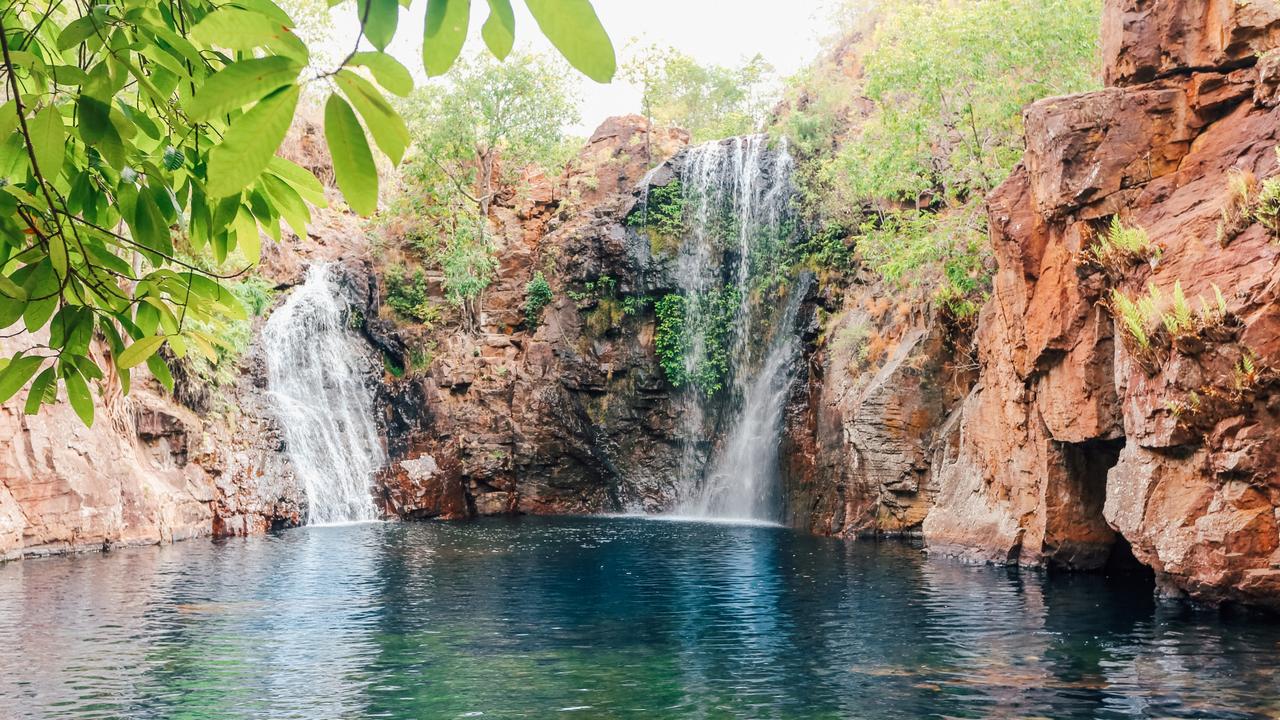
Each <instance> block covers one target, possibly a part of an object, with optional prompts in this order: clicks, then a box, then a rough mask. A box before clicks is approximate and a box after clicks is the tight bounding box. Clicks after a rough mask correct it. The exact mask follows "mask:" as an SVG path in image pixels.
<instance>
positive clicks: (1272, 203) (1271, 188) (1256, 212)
mask: <svg viewBox="0 0 1280 720" xmlns="http://www.w3.org/2000/svg"><path fill="white" fill-rule="evenodd" d="M1253 217H1254V219H1255V220H1256V221H1257V222H1258V223H1259V224H1261V225H1262V226H1263V227H1265V228H1266V229H1267V230H1270V231H1271V235H1272V238H1273V239H1275V240H1280V177H1272V178H1268V179H1266V180H1263V181H1262V187H1261V189H1260V190H1259V192H1258V197H1257V199H1256V200H1255V202H1254V208H1253Z"/></svg>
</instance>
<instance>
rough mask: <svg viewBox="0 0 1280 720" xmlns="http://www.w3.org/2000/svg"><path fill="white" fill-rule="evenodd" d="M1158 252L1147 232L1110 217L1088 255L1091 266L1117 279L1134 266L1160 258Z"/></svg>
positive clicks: (1115, 216)
mask: <svg viewBox="0 0 1280 720" xmlns="http://www.w3.org/2000/svg"><path fill="white" fill-rule="evenodd" d="M1159 252H1160V251H1159V248H1157V247H1156V246H1155V245H1153V244H1152V242H1151V238H1150V237H1148V236H1147V231H1146V230H1144V229H1142V228H1140V227H1138V226H1136V225H1135V226H1128V225H1125V224H1124V223H1123V222H1121V221H1120V216H1119V215H1113V216H1111V224H1110V225H1108V226H1107V229H1106V231H1104V232H1102V233H1099V234H1098V235H1097V236H1096V237H1095V238H1094V241H1093V243H1092V244H1091V245H1090V246H1089V249H1088V250H1087V251H1086V253H1087V258H1088V260H1089V261H1090V262H1092V263H1094V264H1095V265H1097V266H1098V267H1101V268H1103V269H1104V270H1108V271H1111V272H1114V273H1116V274H1117V275H1122V274H1123V272H1124V271H1125V270H1127V269H1128V267H1129V265H1131V264H1133V263H1135V262H1146V261H1147V260H1150V259H1151V258H1154V257H1158V256H1159Z"/></svg>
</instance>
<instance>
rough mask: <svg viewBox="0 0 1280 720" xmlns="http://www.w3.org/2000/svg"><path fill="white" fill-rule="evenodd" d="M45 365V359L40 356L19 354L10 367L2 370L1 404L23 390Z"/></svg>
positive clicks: (10, 363)
mask: <svg viewBox="0 0 1280 720" xmlns="http://www.w3.org/2000/svg"><path fill="white" fill-rule="evenodd" d="M42 363H44V358H43V357H41V356H39V355H27V356H23V355H21V354H19V355H18V356H17V357H15V358H14V359H13V360H11V361H10V362H9V364H8V365H5V366H4V369H3V370H0V403H6V402H8V401H9V398H11V397H13V396H14V394H15V393H17V392H18V391H19V390H21V389H22V386H23V385H26V384H27V381H28V380H30V379H31V376H32V375H35V374H36V370H39V369H40V365H41V364H42Z"/></svg>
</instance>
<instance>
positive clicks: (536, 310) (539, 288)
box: [524, 271, 552, 332]
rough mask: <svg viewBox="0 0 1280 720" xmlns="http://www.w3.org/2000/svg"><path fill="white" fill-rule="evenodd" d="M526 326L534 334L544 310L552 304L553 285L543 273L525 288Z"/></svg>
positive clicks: (536, 276)
mask: <svg viewBox="0 0 1280 720" xmlns="http://www.w3.org/2000/svg"><path fill="white" fill-rule="evenodd" d="M524 293H525V300H524V324H525V327H526V328H527V329H528V330H529V331H530V332H532V331H533V330H534V329H536V328H537V327H538V322H539V321H540V320H541V318H542V309H543V308H545V307H546V306H547V305H549V304H550V303H551V299H552V294H551V284H550V283H548V282H547V278H546V276H544V275H543V274H542V272H541V271H539V272H538V273H536V274H535V275H534V276H533V279H532V280H530V281H529V283H528V284H527V285H525V286H524Z"/></svg>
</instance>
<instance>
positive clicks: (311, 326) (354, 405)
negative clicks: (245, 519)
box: [263, 263, 383, 525]
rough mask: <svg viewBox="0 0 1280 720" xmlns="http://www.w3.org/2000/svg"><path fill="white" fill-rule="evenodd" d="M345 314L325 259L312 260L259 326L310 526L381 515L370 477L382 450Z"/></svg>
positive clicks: (269, 377) (272, 389) (287, 448)
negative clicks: (300, 281)
mask: <svg viewBox="0 0 1280 720" xmlns="http://www.w3.org/2000/svg"><path fill="white" fill-rule="evenodd" d="M348 318H349V312H348V310H347V302H346V301H345V300H344V299H343V297H342V294H341V292H340V290H339V289H338V287H337V285H336V284H335V283H334V282H333V279H332V277H331V274H330V271H329V268H328V266H326V265H324V264H320V263H317V264H315V265H312V266H311V268H310V269H309V270H308V271H307V278H306V282H305V283H303V285H302V286H301V287H299V288H297V289H296V290H294V291H293V294H292V295H291V296H289V299H288V301H286V302H285V304H284V305H283V306H281V307H280V308H279V309H278V310H276V311H275V312H274V313H272V315H271V317H270V318H269V319H268V320H267V325H266V329H265V330H264V331H263V341H264V345H265V348H266V360H267V388H268V391H269V394H270V397H271V401H272V406H273V409H274V411H275V414H276V418H277V420H279V422H280V427H281V428H282V429H283V431H284V438H285V451H286V452H287V453H288V455H289V459H290V461H291V462H292V463H293V467H294V470H295V472H296V473H297V476H298V478H299V480H300V481H301V482H302V485H303V488H304V489H305V491H306V493H307V523H308V524H312V525H318V524H329V523H339V522H358V521H364V520H375V519H377V518H378V512H377V509H376V508H375V507H374V504H373V495H372V489H371V485H370V483H371V480H372V478H373V473H374V471H376V470H377V469H378V467H380V466H381V465H382V463H383V450H382V444H381V442H380V441H379V438H378V432H377V429H376V427H375V426H374V422H373V418H374V415H373V403H372V398H371V397H370V392H369V389H368V387H367V386H366V384H365V378H366V376H367V374H368V370H367V368H365V367H364V361H363V360H364V358H363V356H362V354H361V348H360V346H359V344H358V343H357V341H356V340H355V338H354V337H353V335H352V333H351V331H350V330H349V328H348Z"/></svg>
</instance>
